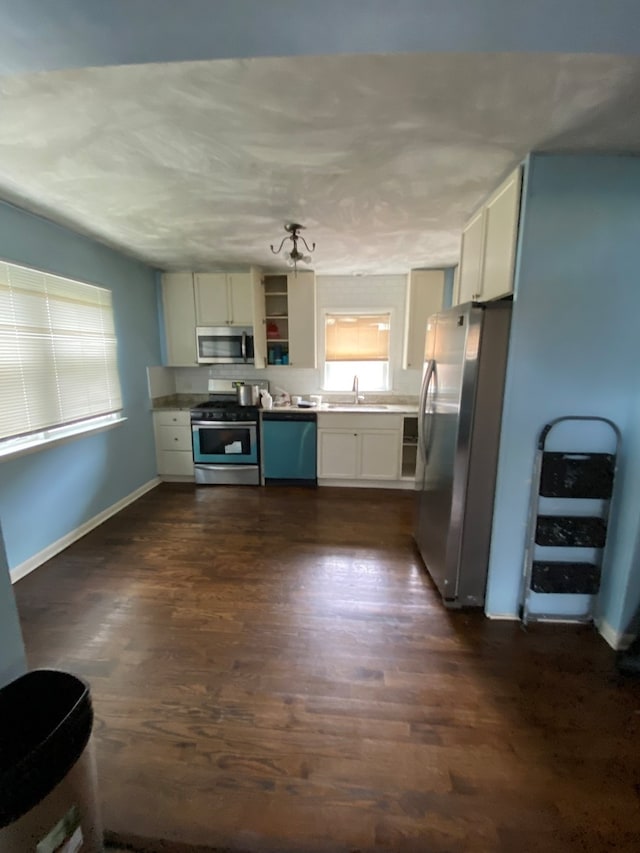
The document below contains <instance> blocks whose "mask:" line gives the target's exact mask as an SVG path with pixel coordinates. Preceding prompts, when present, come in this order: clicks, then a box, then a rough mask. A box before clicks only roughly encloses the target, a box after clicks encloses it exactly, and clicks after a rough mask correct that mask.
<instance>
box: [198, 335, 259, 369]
mask: <svg viewBox="0 0 640 853" xmlns="http://www.w3.org/2000/svg"><path fill="white" fill-rule="evenodd" d="M196 352H197V354H198V364H253V363H254V361H255V359H254V354H253V328H252V327H251V326H198V327H197V328H196Z"/></svg>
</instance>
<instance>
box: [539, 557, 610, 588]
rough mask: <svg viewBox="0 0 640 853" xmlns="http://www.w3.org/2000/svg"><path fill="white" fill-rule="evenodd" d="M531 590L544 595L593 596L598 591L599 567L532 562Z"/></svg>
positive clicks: (540, 561)
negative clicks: (555, 593) (554, 593)
mask: <svg viewBox="0 0 640 853" xmlns="http://www.w3.org/2000/svg"><path fill="white" fill-rule="evenodd" d="M531 589H532V590H533V591H534V592H544V593H553V592H557V593H570V594H572V595H595V594H596V593H597V592H598V590H599V589H600V567H599V566H596V565H594V564H593V563H570V562H560V561H558V562H554V561H549V560H534V562H533V566H532V570H531Z"/></svg>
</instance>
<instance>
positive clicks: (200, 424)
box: [191, 395, 260, 486]
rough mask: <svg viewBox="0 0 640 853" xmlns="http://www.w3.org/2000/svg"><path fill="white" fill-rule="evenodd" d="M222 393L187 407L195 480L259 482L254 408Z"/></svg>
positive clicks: (212, 482) (234, 482)
mask: <svg viewBox="0 0 640 853" xmlns="http://www.w3.org/2000/svg"><path fill="white" fill-rule="evenodd" d="M222 396H223V395H217V397H215V398H214V397H212V398H211V399H210V400H208V401H207V402H206V403H200V404H199V405H197V406H195V407H194V408H193V409H191V435H192V439H193V461H194V466H195V477H196V483H207V484H210V485H216V484H224V483H227V484H236V485H253V486H257V485H260V456H259V442H258V408H257V406H240V405H238V403H237V401H236V398H235V395H234V396H233V398H232V399H222Z"/></svg>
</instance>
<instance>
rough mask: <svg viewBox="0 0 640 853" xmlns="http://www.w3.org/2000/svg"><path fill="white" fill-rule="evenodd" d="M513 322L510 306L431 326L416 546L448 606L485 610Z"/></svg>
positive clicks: (449, 315) (480, 308)
mask: <svg viewBox="0 0 640 853" xmlns="http://www.w3.org/2000/svg"><path fill="white" fill-rule="evenodd" d="M510 322H511V301H500V302H489V303H486V304H485V305H478V304H475V303H467V304H464V305H457V306H455V307H454V308H450V309H449V310H448V311H443V312H442V313H440V314H434V315H433V316H432V317H430V318H429V321H428V323H427V337H426V350H425V365H424V372H423V382H422V389H421V394H420V408H419V411H418V447H419V452H420V463H421V464H420V465H419V467H418V487H419V491H418V508H417V519H416V529H415V540H416V544H417V546H418V550H419V551H420V554H421V556H422V559H423V560H424V564H425V566H426V568H427V571H428V572H429V575H430V576H431V578H432V579H433V581H434V583H435V585H436V586H437V587H438V590H439V591H440V593H441V595H442V599H443V601H444V603H445V605H447V606H448V607H482V606H483V604H484V598H485V588H486V583H487V567H488V562H489V547H490V543H491V522H492V518H493V499H494V492H495V483H496V467H497V462H498V448H499V441H500V424H501V418H502V399H503V394H504V378H505V370H506V362H507V351H508V346H509V328H510Z"/></svg>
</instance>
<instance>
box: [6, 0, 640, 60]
mask: <svg viewBox="0 0 640 853" xmlns="http://www.w3.org/2000/svg"><path fill="white" fill-rule="evenodd" d="M3 6H4V8H3V9H2V11H1V12H0V23H1V24H2V26H1V27H0V34H1V35H0V45H1V46H2V50H1V51H0V71H2V70H5V71H8V72H10V73H15V72H17V71H39V70H44V69H57V68H73V67H82V66H87V65H124V64H130V63H135V62H176V61H184V60H202V59H216V58H217V59H222V58H229V57H247V56H296V55H304V54H313V55H321V54H335V53H399V52H400V53H401V52H411V51H417V52H425V51H457V52H469V51H470V52H477V51H482V52H491V51H495V52H505V51H527V52H529V51H559V52H564V53H574V52H575V53H580V52H585V53H621V54H637V53H638V51H639V49H640V18H639V14H638V2H637V0H612V2H604V0H536V2H535V3H532V2H531V0H395V2H393V3H391V2H389V0H324V1H323V2H318V0H295V2H293V0H269V2H265V0H233V2H230V0H217V2H214V0H181V2H179V3H177V2H176V0H135V2H128V3H127V2H119V3H114V2H111V3H108V2H105V0H46V2H43V0H20V2H19V3H17V2H14V3H12V4H7V3H4V4H3Z"/></svg>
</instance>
